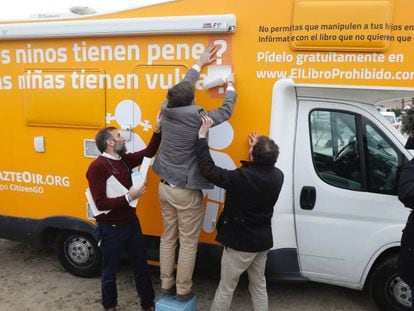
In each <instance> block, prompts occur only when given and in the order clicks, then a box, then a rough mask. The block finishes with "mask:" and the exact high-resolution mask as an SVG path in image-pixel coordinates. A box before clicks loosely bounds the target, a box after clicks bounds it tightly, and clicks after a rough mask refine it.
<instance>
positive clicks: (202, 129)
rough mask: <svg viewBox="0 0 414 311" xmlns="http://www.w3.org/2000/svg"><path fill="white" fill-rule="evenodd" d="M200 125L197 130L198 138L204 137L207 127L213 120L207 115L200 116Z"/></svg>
mask: <svg viewBox="0 0 414 311" xmlns="http://www.w3.org/2000/svg"><path fill="white" fill-rule="evenodd" d="M201 122H202V124H201V127H200V129H199V131H198V138H206V136H207V133H208V130H209V128H210V127H211V126H212V125H213V123H214V121H213V119H212V118H210V117H209V116H203V117H201Z"/></svg>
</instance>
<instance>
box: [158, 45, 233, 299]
mask: <svg viewBox="0 0 414 311" xmlns="http://www.w3.org/2000/svg"><path fill="white" fill-rule="evenodd" d="M215 52H216V47H215V46H214V45H209V46H208V47H206V49H205V50H204V52H203V54H202V55H201V56H200V58H199V60H198V61H197V63H196V64H195V65H194V66H193V67H192V68H191V69H190V70H189V71H188V72H187V73H186V75H185V77H184V79H183V81H181V82H180V83H178V84H176V85H175V86H174V87H172V88H171V89H169V90H168V94H167V100H166V101H165V102H164V103H163V105H162V112H161V113H162V138H161V145H160V148H159V150H158V156H157V158H156V159H155V162H154V166H153V169H154V172H155V173H156V174H158V175H159V176H160V178H161V182H160V184H159V188H158V195H159V200H160V206H161V213H162V218H163V229H164V231H163V234H162V236H161V244H160V266H161V267H160V268H161V288H162V290H163V291H164V292H168V293H170V294H175V293H176V298H177V299H178V300H189V299H191V298H192V297H193V292H192V285H193V282H192V275H193V270H194V264H195V259H196V254H197V245H198V238H199V235H200V231H201V225H202V220H203V206H202V197H203V196H202V192H201V189H211V188H213V187H214V185H213V184H212V183H210V182H209V181H208V180H207V179H205V178H204V177H203V176H202V175H201V174H200V172H199V169H198V163H197V156H196V142H197V133H198V130H199V128H200V125H201V117H202V116H205V115H207V116H209V117H210V118H211V119H212V120H213V121H214V124H213V126H215V125H218V124H220V123H222V122H224V121H226V120H228V119H229V118H230V116H231V114H232V112H233V108H234V104H235V102H236V98H237V94H236V92H235V89H234V76H233V75H231V76H230V77H229V78H228V79H227V81H226V84H227V87H226V92H225V96H224V100H223V104H222V106H221V107H219V108H217V109H214V110H210V111H204V110H203V108H202V107H200V106H198V105H196V104H195V103H194V93H195V87H194V85H195V83H196V81H197V79H198V78H199V76H200V70H201V68H202V67H203V66H205V65H208V64H210V63H212V62H213V61H214V60H215V58H214V55H215ZM178 238H179V240H180V249H179V255H178V263H177V273H176V276H175V275H174V270H175V258H176V256H175V252H176V247H177V239H178Z"/></svg>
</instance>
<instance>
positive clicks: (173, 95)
mask: <svg viewBox="0 0 414 311" xmlns="http://www.w3.org/2000/svg"><path fill="white" fill-rule="evenodd" d="M194 92H195V90H194V85H193V84H192V83H190V82H188V81H182V82H180V83H178V84H176V85H174V86H173V87H172V88H170V89H169V90H168V93H167V99H168V107H169V108H174V107H182V106H189V105H191V104H192V103H193V100H194Z"/></svg>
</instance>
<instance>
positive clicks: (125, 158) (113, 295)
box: [86, 116, 161, 311]
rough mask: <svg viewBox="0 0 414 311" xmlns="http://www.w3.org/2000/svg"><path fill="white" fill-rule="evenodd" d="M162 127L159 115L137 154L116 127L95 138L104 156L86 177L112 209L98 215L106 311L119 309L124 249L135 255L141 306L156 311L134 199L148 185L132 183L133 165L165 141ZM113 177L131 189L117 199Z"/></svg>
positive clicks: (100, 202) (98, 200)
mask: <svg viewBox="0 0 414 311" xmlns="http://www.w3.org/2000/svg"><path fill="white" fill-rule="evenodd" d="M160 126H161V118H160V117H159V116H158V117H157V122H156V126H155V130H154V134H153V135H152V138H151V141H150V143H149V144H148V146H147V148H145V149H143V150H141V151H138V152H134V153H126V145H125V139H124V138H123V137H122V136H121V135H120V133H119V131H118V129H116V128H115V127H107V128H105V129H103V130H101V131H99V132H98V134H97V135H96V138H95V141H96V146H97V147H98V149H99V151H100V152H101V153H102V155H101V156H100V157H98V158H97V159H96V160H95V161H93V162H92V163H91V165H90V166H89V168H88V171H87V173H86V178H87V179H88V183H89V188H90V191H91V193H92V197H93V200H94V201H95V204H96V207H97V208H98V210H100V211H109V212H108V213H102V214H100V215H97V216H95V218H96V221H97V231H98V237H99V239H100V241H101V249H102V253H103V267H102V276H101V290H102V305H103V307H104V310H106V311H109V310H112V311H115V310H116V305H117V288H116V272H117V268H118V262H119V257H120V255H121V253H122V251H124V250H126V251H127V253H128V255H129V256H130V257H131V261H132V267H133V271H134V279H135V286H136V289H137V293H138V295H139V297H140V298H141V307H142V309H143V310H147V311H151V310H154V289H153V287H152V283H151V277H150V274H149V270H148V266H147V255H146V249H145V246H144V241H143V236H142V231H141V226H140V223H139V220H138V217H137V214H136V210H135V208H133V207H132V206H131V205H130V202H131V201H133V200H135V199H137V198H138V197H140V196H141V195H142V194H143V193H144V192H145V186H142V187H134V186H132V179H131V172H132V168H134V167H136V166H137V165H140V164H141V163H142V160H143V158H144V157H153V156H154V155H155V153H156V152H157V149H158V146H159V144H160V141H161V134H160ZM110 176H114V177H115V178H116V179H117V180H118V181H119V182H120V183H121V184H122V185H123V186H124V187H125V188H127V189H129V192H128V193H127V194H125V195H122V196H119V197H116V198H108V197H107V194H106V181H107V179H108V178H109V177H110Z"/></svg>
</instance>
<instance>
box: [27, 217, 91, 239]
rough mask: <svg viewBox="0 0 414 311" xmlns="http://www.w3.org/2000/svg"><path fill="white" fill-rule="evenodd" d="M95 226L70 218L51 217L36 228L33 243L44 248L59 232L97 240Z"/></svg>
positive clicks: (43, 220)
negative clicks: (87, 236)
mask: <svg viewBox="0 0 414 311" xmlns="http://www.w3.org/2000/svg"><path fill="white" fill-rule="evenodd" d="M95 228H96V226H95V225H94V224H92V223H90V222H88V221H86V220H83V219H80V218H76V217H70V216H53V217H48V218H44V219H42V220H41V221H40V222H39V223H38V225H37V226H36V229H35V233H34V236H35V237H37V238H36V241H35V243H37V244H38V245H39V246H45V245H47V244H49V243H50V242H52V241H53V240H54V239H55V238H56V236H57V234H58V233H59V232H60V231H74V232H80V233H87V234H89V235H90V236H92V237H93V238H94V239H95V240H97V237H96V234H95Z"/></svg>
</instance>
